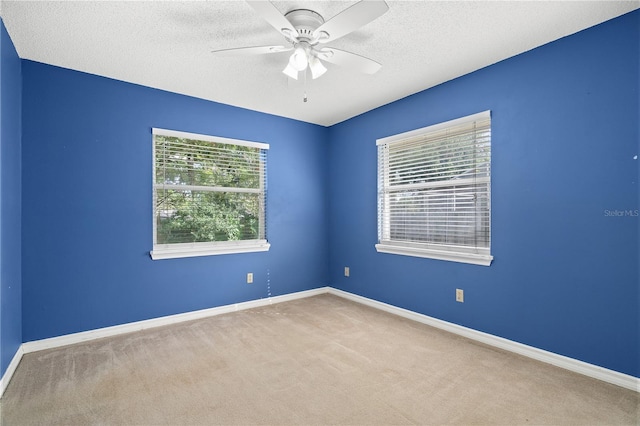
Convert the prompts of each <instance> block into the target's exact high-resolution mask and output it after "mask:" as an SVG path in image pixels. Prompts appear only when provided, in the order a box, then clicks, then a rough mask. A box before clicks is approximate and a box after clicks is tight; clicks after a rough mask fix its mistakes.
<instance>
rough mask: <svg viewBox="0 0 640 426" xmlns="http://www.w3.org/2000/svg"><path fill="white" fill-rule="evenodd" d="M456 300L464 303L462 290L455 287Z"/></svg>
mask: <svg viewBox="0 0 640 426" xmlns="http://www.w3.org/2000/svg"><path fill="white" fill-rule="evenodd" d="M456 302H460V303H464V290H460V289H459V288H456Z"/></svg>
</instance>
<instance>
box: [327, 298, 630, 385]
mask: <svg viewBox="0 0 640 426" xmlns="http://www.w3.org/2000/svg"><path fill="white" fill-rule="evenodd" d="M328 292H329V293H330V294H333V295H336V296H340V297H343V298H345V299H349V300H351V301H354V302H358V303H362V304H364V305H367V306H370V307H373V308H376V309H380V310H382V311H385V312H389V313H392V314H395V315H398V316H401V317H403V318H407V319H410V320H413V321H417V322H420V323H423V324H426V325H430V326H432V327H436V328H439V329H442V330H445V331H448V332H450V333H453V334H457V335H460V336H464V337H466V338H469V339H472V340H475V341H478V342H481V343H484V344H487V345H490V346H494V347H497V348H500V349H504V350H506V351H509V352H514V353H517V354H519V355H523V356H526V357H528V358H533V359H535V360H538V361H542V362H545V363H547V364H552V365H555V366H557V367H561V368H564V369H566V370H570V371H573V372H575V373H580V374H583V375H585V376H588V377H592V378H594V379H598V380H602V381H603V382H607V383H612V384H614V385H617V386H621V387H623V388H627V389H631V390H633V391H636V392H640V378H638V377H634V376H630V375H628V374H623V373H619V372H617V371H614V370H609V369H607V368H603V367H599V366H597V365H593V364H589V363H587V362H583V361H579V360H577V359H574V358H569V357H566V356H563V355H558V354H556V353H553V352H549V351H545V350H542V349H538V348H535V347H533V346H528V345H524V344H522V343H518V342H514V341H513V340H508V339H504V338H502V337H498V336H494V335H492V334H488V333H483V332H481V331H477V330H474V329H471V328H467V327H463V326H461V325H458V324H453V323H450V322H447V321H442V320H439V319H437V318H433V317H430V316H427V315H423V314H419V313H417V312H413V311H409V310H407V309H403V308H398V307H396V306H393V305H389V304H387V303H383V302H378V301H377V300H373V299H368V298H366V297H362V296H358V295H356V294H353V293H348V292H346V291H342V290H338V289H335V288H332V287H329V288H328Z"/></svg>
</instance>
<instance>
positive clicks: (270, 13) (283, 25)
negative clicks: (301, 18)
mask: <svg viewBox="0 0 640 426" xmlns="http://www.w3.org/2000/svg"><path fill="white" fill-rule="evenodd" d="M246 1H247V4H248V5H249V6H251V7H252V8H253V9H254V10H255V11H256V12H258V13H259V14H260V16H262V19H264V20H265V21H267V22H268V23H269V25H271V26H272V27H273V28H275V29H276V30H278V32H279V33H282V30H288V31H285V33H286V32H289V34H290V35H291V36H292V37H293V38H296V37H298V31H297V30H296V29H295V28H294V27H293V25H291V22H289V21H288V20H287V18H285V17H284V15H283V14H282V13H280V11H279V10H278V9H277V8H276V7H275V6H274V5H273V4H272V3H271V2H270V1H264V0H263V1H252V0H246Z"/></svg>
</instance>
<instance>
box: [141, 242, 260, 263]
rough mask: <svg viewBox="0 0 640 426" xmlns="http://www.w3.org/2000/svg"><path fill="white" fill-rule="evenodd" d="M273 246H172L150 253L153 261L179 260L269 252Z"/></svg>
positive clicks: (258, 244) (225, 244)
mask: <svg viewBox="0 0 640 426" xmlns="http://www.w3.org/2000/svg"><path fill="white" fill-rule="evenodd" d="M269 247H271V245H270V244H269V243H268V242H267V241H265V240H257V241H230V242H228V243H216V244H206V243H205V244H172V245H167V246H156V247H154V249H153V250H152V251H151V252H149V254H150V255H151V259H153V260H161V259H178V258H182V257H197V256H213V255H219V254H236V253H253V252H260V251H269Z"/></svg>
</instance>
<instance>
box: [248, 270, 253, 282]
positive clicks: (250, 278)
mask: <svg viewBox="0 0 640 426" xmlns="http://www.w3.org/2000/svg"><path fill="white" fill-rule="evenodd" d="M247 284H253V272H249V273H248V274H247Z"/></svg>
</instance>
